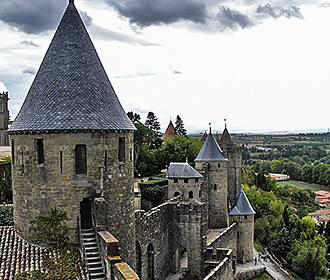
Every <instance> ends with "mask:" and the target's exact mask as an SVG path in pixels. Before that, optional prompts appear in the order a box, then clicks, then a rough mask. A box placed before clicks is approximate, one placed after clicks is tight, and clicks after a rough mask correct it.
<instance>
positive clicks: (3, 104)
mask: <svg viewBox="0 0 330 280" xmlns="http://www.w3.org/2000/svg"><path fill="white" fill-rule="evenodd" d="M8 100H9V97H8V92H2V93H0V146H9V137H8V134H7V129H8V125H9V108H8Z"/></svg>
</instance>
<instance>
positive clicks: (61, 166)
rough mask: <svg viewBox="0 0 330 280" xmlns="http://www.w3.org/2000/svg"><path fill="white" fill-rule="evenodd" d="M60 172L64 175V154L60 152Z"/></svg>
mask: <svg viewBox="0 0 330 280" xmlns="http://www.w3.org/2000/svg"><path fill="white" fill-rule="evenodd" d="M60 172H61V174H63V152H62V151H60Z"/></svg>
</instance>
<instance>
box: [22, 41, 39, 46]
mask: <svg viewBox="0 0 330 280" xmlns="http://www.w3.org/2000/svg"><path fill="white" fill-rule="evenodd" d="M19 44H20V45H23V46H26V47H34V48H39V47H40V45H38V44H37V43H35V42H33V41H22V42H20V43H19Z"/></svg>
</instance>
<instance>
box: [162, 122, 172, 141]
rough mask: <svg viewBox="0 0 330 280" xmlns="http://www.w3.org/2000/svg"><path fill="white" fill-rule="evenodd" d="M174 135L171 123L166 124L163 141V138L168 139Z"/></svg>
mask: <svg viewBox="0 0 330 280" xmlns="http://www.w3.org/2000/svg"><path fill="white" fill-rule="evenodd" d="M174 134H175V127H174V125H173V123H172V121H170V123H169V124H168V126H167V128H166V131H165V133H164V135H163V139H165V138H168V137H171V136H173V135H174Z"/></svg>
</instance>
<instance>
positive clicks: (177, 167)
mask: <svg viewBox="0 0 330 280" xmlns="http://www.w3.org/2000/svg"><path fill="white" fill-rule="evenodd" d="M167 176H168V178H203V176H202V175H201V174H200V173H199V172H198V171H197V170H195V169H194V168H193V167H191V166H190V165H189V164H188V163H186V162H171V163H170V166H169V168H168V175H167Z"/></svg>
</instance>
